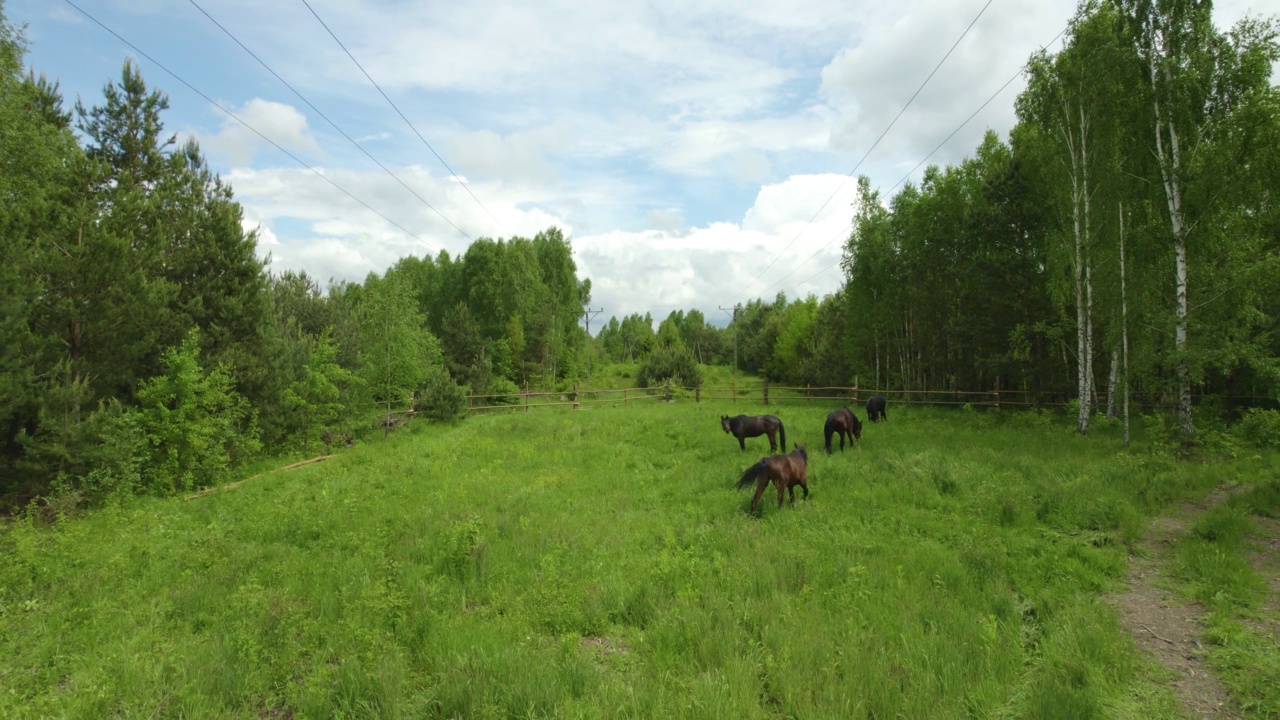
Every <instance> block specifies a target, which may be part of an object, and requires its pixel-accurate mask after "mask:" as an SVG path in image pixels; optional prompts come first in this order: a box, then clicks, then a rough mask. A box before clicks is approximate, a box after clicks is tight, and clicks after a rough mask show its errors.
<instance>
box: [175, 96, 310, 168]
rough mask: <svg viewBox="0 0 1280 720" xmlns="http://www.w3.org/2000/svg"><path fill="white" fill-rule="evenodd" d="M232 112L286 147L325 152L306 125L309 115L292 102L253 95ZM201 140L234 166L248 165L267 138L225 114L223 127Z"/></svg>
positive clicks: (203, 144) (202, 143)
mask: <svg viewBox="0 0 1280 720" xmlns="http://www.w3.org/2000/svg"><path fill="white" fill-rule="evenodd" d="M232 112H234V113H235V114H236V115H237V116H238V117H239V118H240V119H242V120H244V122H245V123H247V124H248V125H250V126H252V127H253V128H254V129H256V130H257V131H258V132H260V133H262V134H263V135H265V136H267V137H269V138H271V139H272V140H273V141H274V142H275V143H276V144H278V145H280V146H281V147H283V148H284V149H286V150H290V151H294V152H304V153H311V154H316V155H319V154H321V152H322V151H321V149H320V146H319V145H318V144H317V143H316V140H315V138H314V137H313V136H312V135H311V130H310V129H309V128H308V127H307V118H306V116H305V115H303V114H302V113H301V112H298V110H297V109H296V108H294V107H293V106H291V105H286V104H284V103H278V102H274V101H272V100H263V99H262V98H253V99H252V100H249V101H248V102H246V103H245V104H244V105H243V106H241V107H240V108H239V109H232ZM200 144H201V146H202V147H203V148H204V149H205V150H206V151H208V152H209V153H211V154H216V155H221V156H222V157H224V158H226V160H227V162H229V163H230V164H231V165H232V166H233V167H235V166H242V165H248V164H249V163H250V162H251V161H252V160H253V157H254V155H255V154H256V153H257V152H258V150H259V149H260V148H261V147H262V146H263V145H266V141H264V140H263V139H262V137H260V136H259V135H258V134H257V133H255V132H253V130H250V129H249V128H247V127H245V125H244V124H242V123H240V122H238V121H236V120H235V119H233V118H230V117H225V116H224V118H223V120H222V126H221V129H220V130H219V131H218V132H217V133H214V134H212V135H209V136H208V137H205V138H203V140H202V142H201V143H200Z"/></svg>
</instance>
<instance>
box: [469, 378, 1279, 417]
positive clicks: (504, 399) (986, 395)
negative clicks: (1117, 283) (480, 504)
mask: <svg viewBox="0 0 1280 720" xmlns="http://www.w3.org/2000/svg"><path fill="white" fill-rule="evenodd" d="M872 395H882V396H884V398H885V399H886V400H887V401H888V402H889V404H890V405H934V406H964V405H970V406H973V407H987V408H1002V407H1008V408H1052V407H1059V408H1060V407H1067V406H1069V405H1070V404H1071V400H1070V399H1056V398H1055V397H1053V396H1045V395H1038V394H1036V393H1033V392H1030V391H1025V390H1006V389H1000V388H993V389H991V390H988V391H983V390H946V389H943V390H889V389H881V388H864V387H860V386H859V384H858V383H857V382H855V383H854V385H852V386H828V385H823V386H818V385H805V386H795V385H772V384H770V383H769V382H767V381H765V382H760V383H752V384H748V385H737V384H736V383H735V384H733V385H730V386H727V387H714V388H705V387H683V386H679V385H671V384H665V385H663V386H661V387H653V388H639V387H633V388H614V389H601V390H593V389H579V388H578V386H577V385H576V384H575V385H574V386H573V388H572V389H570V390H566V391H552V392H548V391H530V390H529V388H528V386H527V385H526V386H525V388H524V389H523V390H521V391H519V392H515V393H507V394H501V395H492V394H491V395H472V394H468V395H467V409H468V410H469V411H488V410H513V411H523V412H529V411H530V410H532V409H533V408H540V407H567V408H572V409H574V410H577V409H579V408H581V407H582V406H584V405H624V406H625V405H629V404H630V403H634V402H649V401H666V402H672V401H675V400H682V401H687V400H692V401H693V402H695V403H700V402H702V401H704V400H706V401H716V402H722V401H728V402H730V403H732V404H736V403H738V402H753V403H755V402H758V403H761V404H764V405H771V404H783V403H785V404H797V403H803V404H805V405H808V406H812V405H813V404H814V402H815V401H817V402H819V403H820V404H824V405H826V404H848V405H850V406H851V407H852V406H861V405H862V404H863V403H865V402H866V400H867V398H869V397H871V396H872ZM1204 397H1212V398H1218V399H1230V400H1236V401H1245V402H1246V403H1249V402H1251V401H1252V402H1258V401H1262V402H1263V403H1264V404H1265V403H1267V402H1272V403H1274V400H1271V399H1268V398H1247V397H1233V398H1222V397H1221V396H1216V395H1195V396H1194V397H1193V400H1194V401H1195V402H1196V403H1197V404H1199V401H1200V400H1201V399H1202V398H1204ZM1130 398H1131V402H1132V403H1133V404H1134V405H1135V406H1136V407H1137V408H1139V409H1140V411H1145V410H1150V409H1152V408H1161V409H1173V408H1174V407H1175V403H1174V401H1173V400H1171V399H1169V398H1168V397H1167V396H1163V395H1155V394H1150V393H1147V394H1139V393H1132V394H1131V395H1130ZM1117 400H1118V398H1117ZM1106 406H1107V397H1106V393H1101V392H1100V393H1098V409H1099V410H1100V411H1101V410H1104V409H1105V408H1106Z"/></svg>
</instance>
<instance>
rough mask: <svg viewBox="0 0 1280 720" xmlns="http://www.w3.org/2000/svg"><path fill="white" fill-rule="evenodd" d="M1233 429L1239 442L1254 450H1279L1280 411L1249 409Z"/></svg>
mask: <svg viewBox="0 0 1280 720" xmlns="http://www.w3.org/2000/svg"><path fill="white" fill-rule="evenodd" d="M1233 429H1234V431H1235V434H1236V435H1237V436H1238V437H1239V438H1240V439H1241V440H1243V441H1244V442H1246V443H1248V444H1249V445H1251V446H1253V447H1255V448H1260V449H1275V448H1280V411H1277V410H1269V409H1263V408H1249V409H1248V410H1246V411H1245V413H1244V417H1242V418H1241V419H1240V422H1238V423H1236V426H1235V427H1234V428H1233Z"/></svg>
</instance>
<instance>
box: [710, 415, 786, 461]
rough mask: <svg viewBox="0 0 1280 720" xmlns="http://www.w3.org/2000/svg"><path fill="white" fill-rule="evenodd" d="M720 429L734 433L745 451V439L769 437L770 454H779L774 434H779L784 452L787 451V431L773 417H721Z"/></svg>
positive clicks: (779, 421) (780, 422)
mask: <svg viewBox="0 0 1280 720" xmlns="http://www.w3.org/2000/svg"><path fill="white" fill-rule="evenodd" d="M720 427H722V428H724V431H725V432H727V433H733V436H734V437H736V438H738V445H739V446H741V447H742V449H743V450H746V449H747V441H746V440H745V439H744V438H749V437H760V436H761V435H768V436H769V452H777V451H778V443H776V442H774V439H773V435H774V433H777V434H778V438H779V439H780V440H782V451H783V452H786V451H787V430H786V428H784V427H782V421H781V420H779V419H778V418H776V417H774V416H773V415H737V416H734V417H729V416H728V415H721V416H720Z"/></svg>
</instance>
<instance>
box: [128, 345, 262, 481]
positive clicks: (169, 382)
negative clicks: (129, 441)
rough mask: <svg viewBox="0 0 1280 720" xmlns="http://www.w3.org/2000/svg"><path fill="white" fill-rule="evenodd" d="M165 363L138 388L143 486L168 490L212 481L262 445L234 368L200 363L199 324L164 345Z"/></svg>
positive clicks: (216, 479) (255, 451)
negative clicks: (144, 447)
mask: <svg viewBox="0 0 1280 720" xmlns="http://www.w3.org/2000/svg"><path fill="white" fill-rule="evenodd" d="M164 367H165V373H164V374H163V375H160V376H158V377H154V378H151V379H150V380H147V381H146V382H144V383H143V384H142V386H141V387H140V388H139V389H138V405H139V408H138V411H137V412H138V414H139V420H140V423H139V424H140V426H141V428H142V430H143V431H144V432H145V434H146V438H147V441H148V445H149V448H148V449H149V455H150V457H149V462H147V463H146V465H145V466H144V470H143V478H142V479H143V482H144V485H145V489H147V490H150V491H152V492H159V493H161V494H167V493H172V492H175V491H181V490H187V489H190V488H194V487H203V486H206V485H211V484H213V483H215V482H217V481H218V480H219V479H220V478H221V477H222V476H223V474H225V473H226V471H227V470H228V469H229V468H231V467H232V466H233V465H236V464H239V463H240V462H243V461H244V460H246V459H247V458H249V457H251V456H252V455H254V454H255V453H257V452H258V451H259V450H260V449H261V448H262V445H261V443H260V442H259V441H258V430H257V425H256V422H255V419H254V414H253V411H252V410H251V409H250V407H249V403H248V402H247V401H246V400H245V399H244V397H242V396H241V395H240V394H238V393H237V392H236V391H235V390H234V389H233V387H232V380H231V374H230V373H229V372H227V370H226V368H223V367H217V368H214V369H213V370H212V371H210V372H208V373H205V371H204V370H203V369H202V368H201V367H200V345H199V333H198V331H197V330H195V329H192V330H191V332H190V333H188V335H187V337H186V339H185V340H184V341H183V342H182V345H181V346H179V347H176V348H170V349H168V350H166V351H165V353H164ZM125 429H126V428H122V431H123V430H125Z"/></svg>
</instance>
